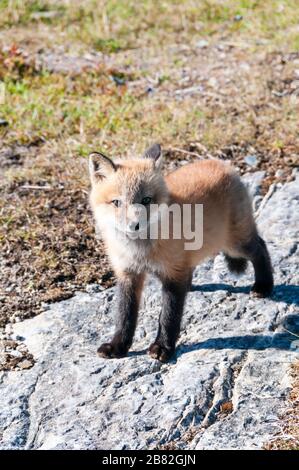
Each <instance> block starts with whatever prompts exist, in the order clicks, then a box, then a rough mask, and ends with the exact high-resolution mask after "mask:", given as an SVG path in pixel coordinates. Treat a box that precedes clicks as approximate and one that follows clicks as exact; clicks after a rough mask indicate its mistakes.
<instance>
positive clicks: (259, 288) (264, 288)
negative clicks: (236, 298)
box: [251, 282, 273, 297]
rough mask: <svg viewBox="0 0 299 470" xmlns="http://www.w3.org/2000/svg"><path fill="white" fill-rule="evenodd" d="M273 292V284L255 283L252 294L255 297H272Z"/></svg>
mask: <svg viewBox="0 0 299 470" xmlns="http://www.w3.org/2000/svg"><path fill="white" fill-rule="evenodd" d="M272 290H273V284H272V283H269V282H255V283H254V284H253V286H252V289H251V292H252V294H253V295H254V296H255V297H270V295H271V293H272Z"/></svg>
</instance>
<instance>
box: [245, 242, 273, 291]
mask: <svg viewBox="0 0 299 470" xmlns="http://www.w3.org/2000/svg"><path fill="white" fill-rule="evenodd" d="M243 249H244V252H245V253H246V255H247V257H248V259H249V260H250V261H251V262H252V264H253V267H254V274H255V283H254V284H253V287H252V292H254V293H255V294H256V295H258V296H260V297H267V296H269V295H270V294H271V292H272V289H273V273H272V265H271V259H270V256H269V253H268V250H267V246H266V243H265V242H264V240H263V239H262V238H261V237H260V236H259V235H256V236H255V237H254V238H253V239H252V240H251V241H250V242H249V243H248V244H247V245H245V246H244V248H243Z"/></svg>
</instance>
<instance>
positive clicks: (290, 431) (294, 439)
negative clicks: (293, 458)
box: [266, 361, 299, 450]
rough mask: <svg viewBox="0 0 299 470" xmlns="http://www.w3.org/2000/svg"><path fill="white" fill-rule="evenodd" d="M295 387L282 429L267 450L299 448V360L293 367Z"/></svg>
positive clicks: (282, 420)
mask: <svg viewBox="0 0 299 470" xmlns="http://www.w3.org/2000/svg"><path fill="white" fill-rule="evenodd" d="M292 378H293V388H292V391H291V393H290V396H289V403H288V409H287V410H286V412H285V414H284V416H282V417H281V430H280V432H279V434H278V435H277V436H275V437H274V438H273V440H272V441H271V442H270V443H269V444H268V445H267V446H266V449H267V450H299V362H298V361H297V363H295V364H294V365H293V367H292Z"/></svg>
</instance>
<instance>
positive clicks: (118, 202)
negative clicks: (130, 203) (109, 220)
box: [111, 199, 121, 207]
mask: <svg viewBox="0 0 299 470" xmlns="http://www.w3.org/2000/svg"><path fill="white" fill-rule="evenodd" d="M111 204H113V205H114V206H115V207H120V205H121V201H120V200H119V199H113V201H111Z"/></svg>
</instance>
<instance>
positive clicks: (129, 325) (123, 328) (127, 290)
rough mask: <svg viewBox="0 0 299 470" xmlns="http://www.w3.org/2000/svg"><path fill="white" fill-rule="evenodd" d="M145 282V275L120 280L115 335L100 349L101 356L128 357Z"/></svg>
mask: <svg viewBox="0 0 299 470" xmlns="http://www.w3.org/2000/svg"><path fill="white" fill-rule="evenodd" d="M143 281H144V276H143V274H142V275H141V274H140V275H131V274H126V275H124V276H123V277H122V278H121V279H120V280H119V282H118V310H117V312H116V328H115V333H114V336H113V338H112V340H111V342H110V343H104V344H102V345H101V346H100V347H99V349H98V354H99V355H100V356H102V357H107V358H112V357H123V356H126V354H127V352H128V350H129V348H130V346H131V344H132V341H133V336H134V333H135V328H136V323H137V315H138V308H139V301H140V296H141V291H142V287H143Z"/></svg>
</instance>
